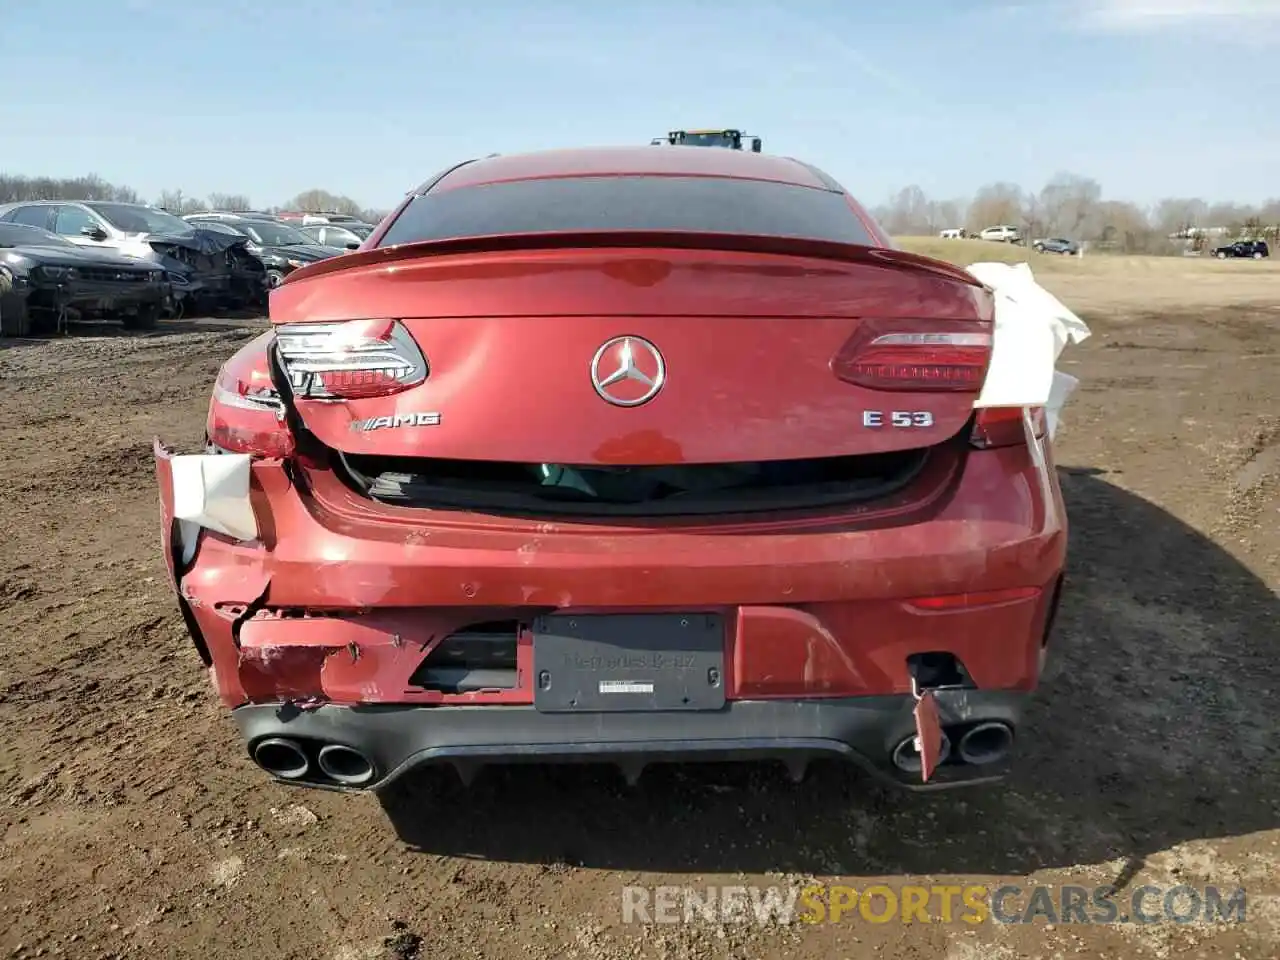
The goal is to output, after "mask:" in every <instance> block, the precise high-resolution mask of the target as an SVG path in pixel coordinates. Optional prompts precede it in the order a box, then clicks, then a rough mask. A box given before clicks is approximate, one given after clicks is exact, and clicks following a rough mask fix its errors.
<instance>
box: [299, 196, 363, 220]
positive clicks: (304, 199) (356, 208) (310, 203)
mask: <svg viewBox="0 0 1280 960" xmlns="http://www.w3.org/2000/svg"><path fill="white" fill-rule="evenodd" d="M286 206H288V207H289V208H290V209H292V210H315V211H320V210H325V211H329V212H332V213H345V214H347V215H348V216H352V217H358V216H360V215H361V212H362V211H361V209H360V204H358V203H356V202H355V201H354V200H352V199H351V198H350V197H344V196H342V195H341V194H336V193H330V192H329V191H328V190H304V191H303V192H302V193H300V194H298V195H297V196H296V197H294V198H293V199H292V200H290V201H289V202H288V204H286Z"/></svg>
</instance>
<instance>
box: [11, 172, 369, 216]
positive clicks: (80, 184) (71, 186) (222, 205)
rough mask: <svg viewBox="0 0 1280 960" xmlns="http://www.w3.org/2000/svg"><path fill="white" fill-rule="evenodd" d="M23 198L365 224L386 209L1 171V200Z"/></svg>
mask: <svg viewBox="0 0 1280 960" xmlns="http://www.w3.org/2000/svg"><path fill="white" fill-rule="evenodd" d="M22 200H114V201H116V202H118V203H146V202H150V203H153V204H154V205H155V206H157V207H160V208H162V209H164V210H168V211H169V212H170V213H174V214H177V215H178V216H185V215H186V214H188V213H197V212H199V211H201V210H227V211H248V210H257V211H259V212H264V213H279V212H281V211H286V210H327V211H331V212H333V213H345V214H348V215H350V216H354V217H360V218H361V219H362V220H364V221H365V222H366V223H377V222H378V221H379V220H381V219H382V218H383V217H384V216H386V213H387V211H385V210H374V209H369V208H367V207H363V206H361V205H360V204H359V203H357V202H356V201H355V200H352V199H351V198H350V197H347V196H343V195H342V194H339V193H330V192H329V191H328V190H304V191H303V192H302V193H300V194H298V195H297V196H296V197H293V198H292V199H290V200H288V201H287V202H285V203H284V204H280V205H277V206H270V207H256V206H254V204H253V202H252V201H251V200H250V199H249V197H248V196H246V195H245V194H242V193H211V194H209V195H208V196H206V197H199V196H196V195H194V194H188V193H184V192H183V191H182V190H164V191H162V192H161V194H160V196H158V197H156V198H154V200H150V201H149V200H147V199H146V198H144V197H143V196H142V195H141V194H140V193H138V191H137V190H135V189H133V188H132V187H128V186H121V185H119V184H114V183H109V182H108V181H106V180H104V179H102V177H99V176H97V175H96V174H87V175H85V176H83V177H24V176H18V175H15V174H0V203H12V202H15V201H22Z"/></svg>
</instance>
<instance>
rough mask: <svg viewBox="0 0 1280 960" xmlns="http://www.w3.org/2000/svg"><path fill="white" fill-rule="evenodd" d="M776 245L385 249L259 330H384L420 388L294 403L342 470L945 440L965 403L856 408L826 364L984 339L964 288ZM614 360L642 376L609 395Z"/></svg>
mask: <svg viewBox="0 0 1280 960" xmlns="http://www.w3.org/2000/svg"><path fill="white" fill-rule="evenodd" d="M781 243H785V244H786V245H787V248H788V249H795V248H797V245H796V244H795V243H794V242H791V241H773V242H765V243H761V244H759V245H757V247H756V248H754V249H753V248H752V245H751V244H750V243H746V242H742V241H741V240H739V241H734V242H724V243H721V244H719V246H720V249H705V248H695V247H694V246H692V245H690V246H686V247H685V248H683V249H679V248H673V247H671V246H667V247H665V248H661V249H656V248H655V249H636V248H601V247H599V246H591V247H585V246H578V247H576V248H574V247H566V246H563V245H561V246H556V245H555V244H551V245H549V246H548V248H547V249H533V250H529V249H511V250H505V251H494V250H486V251H482V252H459V253H452V252H441V253H435V252H433V253H432V254H431V255H428V256H423V255H422V253H421V251H412V250H408V249H405V248H390V249H389V250H379V251H370V252H368V253H356V254H352V255H349V256H348V257H344V258H336V259H340V260H343V261H346V264H344V265H342V266H339V265H338V264H336V263H330V264H327V265H325V264H321V265H317V268H304V269H303V270H302V271H299V272H298V274H296V275H295V276H296V277H297V279H296V280H291V281H290V282H288V283H286V284H285V285H284V286H282V287H281V288H279V289H278V290H276V291H275V292H274V293H273V294H272V304H271V314H272V320H273V321H274V322H276V323H277V324H280V323H288V324H292V323H312V322H330V323H332V322H335V321H344V320H353V319H366V318H389V319H396V320H400V321H401V322H402V324H403V326H404V328H405V329H407V331H408V332H409V333H410V334H411V336H412V338H413V340H414V341H416V343H417V345H418V346H419V347H420V348H421V350H422V353H423V355H424V356H425V358H426V361H427V364H428V367H429V375H428V376H427V378H426V379H425V381H424V382H422V383H420V384H418V385H416V386H412V387H409V388H408V389H405V390H403V391H401V392H398V393H396V394H394V395H391V396H383V397H372V398H363V399H349V400H314V399H302V398H301V397H298V398H297V400H296V406H297V410H298V413H299V415H300V416H301V418H302V419H303V421H304V422H305V424H306V426H307V427H308V429H310V430H311V431H312V432H313V433H315V434H316V436H317V437H318V438H319V439H320V440H321V441H322V442H323V443H325V444H326V445H327V446H330V447H332V448H335V449H338V450H341V451H344V452H348V453H359V454H377V455H380V456H384V457H399V456H404V457H433V458H445V459H460V460H501V461H519V462H528V463H543V462H548V463H563V464H580V465H586V464H615V465H620V464H659V463H715V462H732V461H759V460H783V459H805V458H817V457H836V456H842V455H848V454H862V453H878V452H885V451H892V450H903V449H911V448H918V447H926V446H930V445H933V444H936V443H939V442H941V441H943V440H945V439H947V438H949V437H951V436H953V435H954V434H955V433H956V432H957V431H958V430H959V429H960V428H961V427H962V426H963V425H964V423H965V422H966V421H967V420H968V418H969V416H970V413H971V412H972V404H973V400H974V398H975V396H976V394H977V392H978V388H979V387H978V385H974V386H972V388H971V389H964V390H955V389H952V390H950V391H941V392H935V391H922V390H909V391H903V390H883V389H871V388H868V387H867V386H861V385H855V384H853V383H850V382H846V381H844V380H841V379H840V378H839V377H837V376H836V374H835V372H833V359H834V358H836V357H837V355H838V354H840V352H841V348H842V347H844V346H845V345H846V343H847V342H848V341H849V340H850V338H851V337H852V336H854V335H855V334H858V333H859V332H860V331H861V334H863V335H865V334H866V332H867V331H868V330H879V329H884V330H890V331H894V332H897V331H911V330H914V329H925V330H929V331H934V332H937V331H951V330H954V331H958V332H962V333H964V332H973V331H977V332H979V333H981V332H985V333H987V334H989V333H990V330H991V302H990V298H989V296H988V295H987V293H986V292H985V291H984V290H983V289H982V287H981V286H980V285H979V284H977V282H976V281H974V280H972V278H969V277H967V276H966V275H964V274H962V273H959V272H958V271H956V270H955V268H952V267H950V266H948V265H943V264H935V263H933V262H931V261H927V260H924V259H923V258H917V257H913V256H911V255H908V254H901V253H898V252H897V251H882V250H868V249H865V248H845V247H837V246H836V245H831V244H806V245H804V247H803V249H804V252H805V254H806V255H803V256H797V255H794V254H784V253H779V252H775V251H776V249H777V247H778V244H781ZM421 246H424V247H425V246H428V245H421ZM735 246H736V247H738V249H724V247H730V248H732V247H735ZM415 253H416V254H417V255H414V254H415ZM916 321H922V323H917V322H916ZM617 338H631V339H630V340H629V341H627V342H620V341H617ZM611 341H615V342H613V343H611ZM602 348H604V349H603V350H602ZM628 350H629V351H630V355H631V358H632V360H633V365H632V366H633V368H634V369H635V370H638V371H639V372H640V374H641V376H640V377H638V378H630V377H626V376H622V377H615V378H614V379H613V380H612V382H609V378H610V377H611V376H614V375H615V374H616V373H617V371H618V370H619V368H620V367H625V366H626V362H625V356H624V355H625V353H626V352H627V351H628ZM598 354H599V358H598V359H597V355H598ZM659 356H660V360H659ZM593 361H595V368H594V372H595V377H594V381H598V382H593ZM659 369H660V370H661V373H662V374H663V375H664V376H663V378H662V382H661V383H660V384H658V386H659V389H657V390H656V392H653V393H652V396H651V397H650V398H649V399H648V400H647V401H646V402H643V403H640V404H633V405H625V404H629V403H631V402H633V401H635V400H636V399H638V398H641V397H642V396H643V395H644V394H646V393H649V392H651V388H652V386H653V385H654V383H655V382H656V381H657V380H658V376H657V374H658V373H659ZM646 380H647V381H648V382H645V381H646ZM601 386H602V387H603V389H601V388H600V387H601ZM609 397H612V398H613V399H614V400H622V401H623V404H624V405H616V404H615V403H613V402H610V400H609V399H608V398H609ZM895 413H896V414H899V416H898V417H894V416H893V414H895ZM895 423H896V424H898V425H895Z"/></svg>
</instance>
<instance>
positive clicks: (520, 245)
mask: <svg viewBox="0 0 1280 960" xmlns="http://www.w3.org/2000/svg"><path fill="white" fill-rule="evenodd" d="M584 246H587V247H591V248H593V249H615V250H625V249H631V248H635V249H639V250H645V251H650V252H652V251H654V250H661V249H667V250H695V251H709V252H726V253H738V252H740V253H764V254H775V255H778V256H792V257H809V258H813V259H820V260H833V261H842V262H845V263H861V264H872V265H880V266H885V267H890V268H898V269H903V268H905V269H908V270H917V271H920V272H923V273H927V274H932V275H933V276H937V277H942V278H945V279H948V280H953V281H955V282H957V283H962V284H964V285H965V286H968V287H974V288H976V289H985V284H983V283H982V282H981V281H980V280H978V279H977V278H976V277H974V276H973V275H972V274H971V273H969V272H967V271H966V270H964V269H963V268H961V267H957V266H955V265H954V264H950V263H947V262H946V261H943V260H935V259H934V258H932V257H926V256H922V255H920V254H916V253H908V252H907V251H905V250H898V249H895V248H892V247H879V246H864V245H861V244H852V243H837V242H834V241H829V240H810V239H805V238H801V237H763V236H756V235H753V234H727V233H703V232H698V231H634V232H621V231H574V232H548V233H515V234H491V235H485V236H478V237H458V238H450V239H447V240H424V241H421V242H417V243H403V244H398V245H396V246H390V247H376V248H373V249H370V250H355V251H352V252H351V253H347V254H343V255H342V256H338V257H331V258H329V259H327V260H321V261H318V262H316V263H312V264H308V265H307V266H304V267H300V268H299V269H297V270H295V271H293V272H292V273H291V274H289V276H287V277H286V278H285V280H284V282H283V283H282V284H281V285H280V287H278V288H277V289H282V288H285V287H288V286H290V285H292V284H295V283H302V282H305V281H307V280H318V279H320V278H321V277H325V276H330V275H333V274H338V273H347V272H349V271H351V270H357V269H360V268H362V267H379V266H383V265H387V266H391V265H394V264H397V263H403V262H405V261H408V260H423V259H429V258H431V257H444V256H451V255H461V254H475V253H522V252H532V251H542V250H567V249H572V248H574V247H584Z"/></svg>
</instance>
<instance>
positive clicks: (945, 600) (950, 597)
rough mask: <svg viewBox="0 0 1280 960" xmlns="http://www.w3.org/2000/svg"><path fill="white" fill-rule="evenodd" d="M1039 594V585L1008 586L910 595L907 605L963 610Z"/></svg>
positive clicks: (918, 607)
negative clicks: (929, 594) (970, 591)
mask: <svg viewBox="0 0 1280 960" xmlns="http://www.w3.org/2000/svg"><path fill="white" fill-rule="evenodd" d="M1039 595H1040V588H1039V587H1009V588H1008V589H1005V590H986V591H981V592H978V593H948V594H941V595H938V596H933V597H912V598H911V599H910V600H908V601H907V604H908V606H912V607H915V608H916V609H917V610H931V611H934V610H936V611H942V610H963V609H966V608H971V607H989V606H995V605H996V604H1001V603H1017V602H1018V601H1021V600H1032V599H1034V598H1035V597H1038V596H1039Z"/></svg>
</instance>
